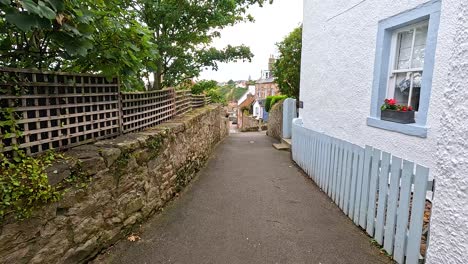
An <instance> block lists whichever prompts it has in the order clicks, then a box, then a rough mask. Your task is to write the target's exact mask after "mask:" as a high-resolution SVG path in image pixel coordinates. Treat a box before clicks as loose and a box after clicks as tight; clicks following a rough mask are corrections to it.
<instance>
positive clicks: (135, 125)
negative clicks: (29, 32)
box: [0, 67, 209, 154]
mask: <svg viewBox="0 0 468 264" xmlns="http://www.w3.org/2000/svg"><path fill="white" fill-rule="evenodd" d="M208 102H209V101H208V100H206V99H205V96H204V95H195V96H192V94H191V93H190V91H185V90H184V91H175V90H174V89H172V88H171V89H166V90H160V91H149V92H132V93H129V92H123V93H121V92H120V85H119V81H118V80H117V79H112V80H109V79H108V78H106V77H104V76H99V75H90V74H72V73H60V72H41V71H36V70H23V69H10V68H1V67H0V152H4V153H5V152H6V153H8V152H10V151H11V150H12V149H13V148H14V147H18V148H20V149H24V150H25V152H26V153H27V154H35V153H40V152H43V151H46V150H48V149H66V148H70V147H74V146H77V145H81V144H87V143H90V142H93V141H96V140H100V139H105V138H111V137H115V136H118V135H121V134H125V133H130V132H134V131H140V130H143V129H145V128H148V127H151V126H154V125H157V124H160V123H162V122H164V121H168V120H170V119H172V118H173V117H174V116H176V115H181V114H184V113H186V112H188V111H190V110H191V109H192V107H202V106H204V105H206V104H207V103H208ZM18 131H20V132H19V133H18Z"/></svg>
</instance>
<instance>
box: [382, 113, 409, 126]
mask: <svg viewBox="0 0 468 264" xmlns="http://www.w3.org/2000/svg"><path fill="white" fill-rule="evenodd" d="M380 119H382V120H385V121H390V122H396V123H401V124H411V123H415V120H414V111H406V112H403V111H397V110H382V111H381V114H380Z"/></svg>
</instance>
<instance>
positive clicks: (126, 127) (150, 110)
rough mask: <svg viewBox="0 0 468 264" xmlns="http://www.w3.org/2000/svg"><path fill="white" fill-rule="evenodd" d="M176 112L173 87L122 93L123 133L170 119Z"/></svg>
mask: <svg viewBox="0 0 468 264" xmlns="http://www.w3.org/2000/svg"><path fill="white" fill-rule="evenodd" d="M174 114H175V95H174V90H173V89H168V90H161V91H150V92H141V93H122V120H123V122H122V123H123V133H130V132H134V131H139V130H142V129H145V128H148V127H151V126H155V125H157V124H160V123H162V122H164V121H167V120H170V119H171V118H172V117H173V116H174Z"/></svg>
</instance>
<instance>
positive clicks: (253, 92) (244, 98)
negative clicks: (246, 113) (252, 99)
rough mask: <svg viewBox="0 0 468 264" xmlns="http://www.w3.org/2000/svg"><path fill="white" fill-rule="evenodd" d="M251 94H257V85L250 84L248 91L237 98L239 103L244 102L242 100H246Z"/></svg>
mask: <svg viewBox="0 0 468 264" xmlns="http://www.w3.org/2000/svg"><path fill="white" fill-rule="evenodd" d="M249 94H251V95H255V85H250V86H249V87H248V89H247V91H246V92H245V93H244V94H243V95H242V96H241V97H240V98H239V100H237V105H240V104H242V102H244V101H245V100H246V99H247V96H248V95H249Z"/></svg>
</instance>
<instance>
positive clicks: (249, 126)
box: [240, 116, 267, 132]
mask: <svg viewBox="0 0 468 264" xmlns="http://www.w3.org/2000/svg"><path fill="white" fill-rule="evenodd" d="M260 127H261V130H266V129H267V126H266V124H265V123H263V122H260V121H259V120H258V119H255V118H254V117H253V116H243V117H242V126H241V128H240V131H241V132H254V131H258V130H259V128H260Z"/></svg>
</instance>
